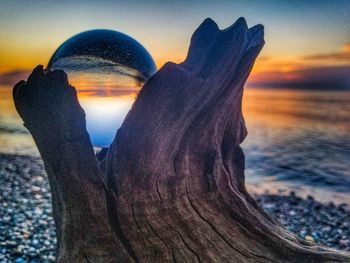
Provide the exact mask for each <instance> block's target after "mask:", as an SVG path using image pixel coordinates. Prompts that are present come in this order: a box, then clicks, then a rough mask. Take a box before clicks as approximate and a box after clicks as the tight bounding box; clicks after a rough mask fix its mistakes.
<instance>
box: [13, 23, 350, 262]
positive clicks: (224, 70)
mask: <svg viewBox="0 0 350 263" xmlns="http://www.w3.org/2000/svg"><path fill="white" fill-rule="evenodd" d="M263 45H264V40H263V27H262V26H261V25H257V26H254V27H252V28H250V29H248V27H247V24H246V22H245V20H244V19H243V18H240V19H239V20H238V21H237V22H235V23H234V24H233V25H232V26H230V27H229V28H227V29H225V30H221V31H220V30H219V28H218V26H217V25H216V24H215V22H214V21H212V20H211V19H206V20H205V21H204V22H203V23H202V24H201V25H200V27H199V28H198V29H197V30H196V31H195V33H194V35H193V37H192V40H191V45H190V48H189V52H188V55H187V58H186V60H185V61H184V62H183V63H181V64H178V65H177V64H174V63H167V64H165V65H164V66H163V67H162V68H161V69H160V70H159V71H158V72H157V74H155V75H154V76H153V77H152V78H151V79H150V80H149V81H148V82H147V83H146V84H145V85H144V87H143V88H142V90H141V92H140V94H139V96H138V98H137V100H136V102H135V103H134V105H133V107H132V109H131V110H130V112H129V114H128V116H127V117H126V119H125V121H124V123H123V125H122V127H121V128H120V129H119V130H118V132H117V135H116V138H115V140H114V142H113V143H112V144H111V146H110V147H109V149H108V152H107V154H106V156H105V157H104V158H103V159H102V160H100V161H99V163H98V161H97V160H96V157H95V154H94V151H93V147H92V145H91V142H90V139H89V135H88V133H87V131H86V127H85V126H86V125H85V115H84V111H83V110H82V108H81V107H80V105H79V103H78V100H77V96H76V91H75V89H74V88H73V87H71V86H70V85H69V83H68V79H67V76H66V74H65V73H64V72H63V71H53V72H51V71H47V70H43V67H42V66H38V67H37V68H36V69H35V70H34V71H33V73H32V74H31V76H30V77H29V78H28V80H27V82H24V81H22V82H20V83H18V84H17V85H16V86H15V87H14V100H15V104H16V108H17V110H18V112H19V114H20V115H21V117H22V119H23V120H24V125H25V126H26V127H27V128H28V129H29V131H30V132H31V134H32V135H33V137H34V140H35V142H36V144H37V146H38V148H39V151H40V153H41V156H42V158H43V160H44V163H45V167H46V170H47V173H48V176H49V180H50V184H51V191H52V198H53V208H54V209H53V211H54V218H55V222H56V228H57V237H58V259H57V261H58V262H298V263H299V262H317V263H319V262H345V261H347V262H349V261H350V256H349V254H347V253H345V252H343V253H342V252H336V251H335V250H331V249H328V248H325V247H322V246H317V245H315V244H311V243H308V242H306V241H302V240H301V239H299V238H298V237H296V236H295V235H293V234H291V233H290V232H288V231H286V230H285V229H283V227H282V226H281V225H280V224H279V223H278V222H276V221H275V220H274V219H272V218H270V217H269V216H268V215H267V214H265V213H264V211H263V210H262V209H261V208H259V207H258V206H257V205H256V203H255V201H254V200H253V198H252V197H251V196H250V195H249V194H248V193H247V191H246V189H245V186H244V154H243V152H242V149H241V148H240V146H239V145H240V143H241V142H242V141H243V139H244V138H245V136H246V133H247V132H246V128H245V124H244V120H243V116H242V110H241V103H242V94H243V86H244V83H245V81H246V79H247V77H248V75H249V73H250V70H251V68H252V66H253V64H254V61H255V58H256V57H257V55H258V53H259V52H260V50H261V49H262V47H263Z"/></svg>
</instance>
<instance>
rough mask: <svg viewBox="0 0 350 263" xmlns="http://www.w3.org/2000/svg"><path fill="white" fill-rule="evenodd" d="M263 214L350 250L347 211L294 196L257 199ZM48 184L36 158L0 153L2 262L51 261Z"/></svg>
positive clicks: (349, 213)
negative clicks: (263, 211) (265, 213)
mask: <svg viewBox="0 0 350 263" xmlns="http://www.w3.org/2000/svg"><path fill="white" fill-rule="evenodd" d="M254 197H255V199H256V201H257V202H258V204H259V205H260V206H262V207H263V208H264V210H265V211H266V212H268V213H269V214H270V215H272V216H274V217H275V218H277V219H278V220H279V221H280V222H281V223H282V224H283V225H284V226H285V227H286V228H287V229H288V230H290V231H291V232H294V233H295V234H297V235H298V236H299V237H301V238H303V239H305V240H308V241H311V242H315V243H319V244H323V245H326V246H329V247H332V248H335V249H339V250H345V251H350V207H349V206H348V204H345V203H344V204H333V203H331V202H330V203H321V202H318V201H317V200H315V199H314V197H312V196H308V197H307V198H301V197H298V196H297V193H294V192H290V193H287V194H284V195H282V194H281V195H279V194H255V195H254ZM55 249H56V235H55V226H54V222H53V217H52V207H51V194H50V189H49V182H48V180H47V176H46V173H45V170H44V166H43V163H42V161H41V159H40V158H39V157H29V156H20V155H8V154H0V262H3V263H7V262H15V263H21V262H31V263H35V262H36V263H38V262H55Z"/></svg>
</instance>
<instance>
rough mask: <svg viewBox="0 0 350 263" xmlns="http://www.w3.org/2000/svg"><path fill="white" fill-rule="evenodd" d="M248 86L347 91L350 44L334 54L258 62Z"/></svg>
mask: <svg viewBox="0 0 350 263" xmlns="http://www.w3.org/2000/svg"><path fill="white" fill-rule="evenodd" d="M248 86H264V87H284V88H286V87H288V88H298V89H331V90H334V89H336V90H344V89H348V90H350V42H349V43H346V44H345V45H344V46H343V47H342V48H341V49H340V50H339V51H337V52H333V53H322V54H314V55H308V56H302V57H294V58H292V59H290V58H289V59H286V58H285V59H283V58H269V59H263V60H258V61H257V69H256V70H255V71H253V73H252V75H251V77H250V78H249V80H248Z"/></svg>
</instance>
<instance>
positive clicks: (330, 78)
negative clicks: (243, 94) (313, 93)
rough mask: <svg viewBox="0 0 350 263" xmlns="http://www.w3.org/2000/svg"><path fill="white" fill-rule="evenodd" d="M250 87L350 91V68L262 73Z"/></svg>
mask: <svg viewBox="0 0 350 263" xmlns="http://www.w3.org/2000/svg"><path fill="white" fill-rule="evenodd" d="M248 86H257V87H262V86H263V87H275V88H278V87H280V88H295V89H315V90H350V66H339V67H322V68H308V69H300V70H293V71H290V72H273V71H270V72H261V73H258V74H255V75H253V76H252V78H251V79H250V80H249V81H248Z"/></svg>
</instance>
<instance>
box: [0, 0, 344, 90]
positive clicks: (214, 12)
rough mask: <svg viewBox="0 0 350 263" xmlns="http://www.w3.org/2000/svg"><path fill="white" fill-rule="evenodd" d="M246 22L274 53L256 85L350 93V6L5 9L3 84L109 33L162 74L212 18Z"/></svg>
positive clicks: (127, 4) (267, 55) (128, 4)
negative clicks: (139, 49)
mask: <svg viewBox="0 0 350 263" xmlns="http://www.w3.org/2000/svg"><path fill="white" fill-rule="evenodd" d="M240 16H243V17H245V18H246V20H247V22H248V25H249V26H253V25H254V24H257V23H261V24H263V25H264V26H265V40H266V45H265V47H264V50H263V52H262V53H261V55H260V57H259V59H258V61H257V63H256V65H255V68H254V70H253V73H252V75H251V78H250V81H249V84H250V85H259V86H283V87H288V86H291V87H300V88H331V89H333V88H334V89H337V88H350V1H347V0H344V1H341V0H339V1H326V0H324V1H321V0H317V1H316V0H314V1H312V0H310V1H289V2H288V3H287V1H264V0H260V1H258V0H257V1H233V0H231V1H198V0H196V1H191V0H187V1H185V0H184V1H182V0H181V1H180V0H177V1H112V0H111V1H92V0H91V1H88V0H87V1H78V0H75V1H66V0H61V1H48V0H44V1H34V0H27V1H18V0H2V1H1V2H0V43H1V45H0V83H2V84H12V83H13V81H14V80H19V79H21V78H23V77H25V76H26V74H28V71H31V69H32V68H33V67H35V66H36V65H37V64H44V65H46V64H47V62H48V61H49V59H50V57H51V55H52V54H53V52H54V51H55V50H56V48H57V47H58V46H59V45H60V44H61V43H62V42H64V41H65V40H67V39H68V38H69V37H71V36H73V35H75V34H77V33H80V32H82V31H86V30H90V29H97V28H107V29H113V30H117V31H120V32H123V33H126V34H128V35H130V36H132V37H133V38H135V39H136V40H138V41H139V42H140V43H142V44H143V45H144V46H145V48H146V49H147V50H148V51H149V52H150V54H151V55H152V56H153V58H154V60H155V61H156V64H157V66H158V68H159V67H161V66H162V65H163V64H164V63H165V62H166V61H174V62H181V61H182V60H183V59H184V58H185V56H186V52H187V48H188V45H189V41H190V38H191V35H192V33H193V31H194V30H195V29H196V27H197V26H198V25H199V24H200V23H201V22H202V21H203V20H204V19H205V18H207V17H211V18H212V19H214V20H215V21H216V22H217V23H218V25H219V27H220V28H225V27H227V26H229V25H230V24H231V23H232V22H233V21H235V20H236V19H237V18H239V17H240Z"/></svg>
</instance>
